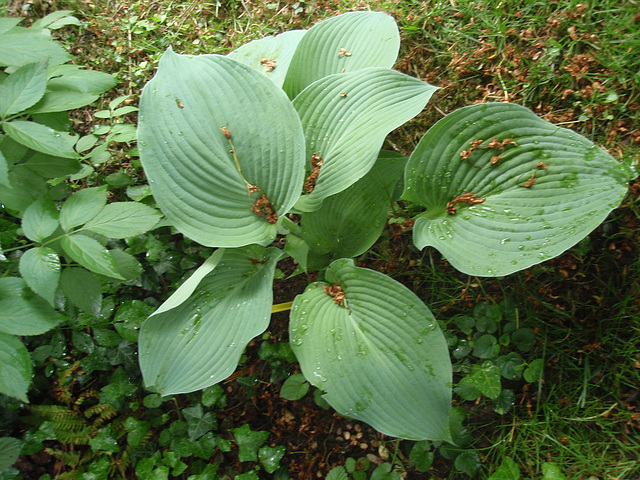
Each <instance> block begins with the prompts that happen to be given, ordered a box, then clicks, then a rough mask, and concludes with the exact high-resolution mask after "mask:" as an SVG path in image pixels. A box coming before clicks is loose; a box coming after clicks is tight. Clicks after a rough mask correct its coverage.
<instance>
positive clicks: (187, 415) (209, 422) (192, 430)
mask: <svg viewBox="0 0 640 480" xmlns="http://www.w3.org/2000/svg"><path fill="white" fill-rule="evenodd" d="M182 413H183V415H184V419H185V420H186V421H187V425H188V427H187V428H188V429H187V433H188V434H189V440H191V441H192V442H194V441H196V440H197V439H199V438H200V437H202V436H203V435H204V434H205V433H208V432H210V431H212V430H215V429H216V428H218V421H217V419H216V414H215V413H213V412H206V413H205V412H204V411H203V409H202V405H201V404H199V403H198V404H197V405H194V406H193V407H187V408H183V409H182Z"/></svg>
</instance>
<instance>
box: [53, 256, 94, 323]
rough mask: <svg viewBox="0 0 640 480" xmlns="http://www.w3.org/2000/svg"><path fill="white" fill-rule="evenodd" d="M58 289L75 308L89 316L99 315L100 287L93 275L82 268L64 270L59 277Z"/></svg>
mask: <svg viewBox="0 0 640 480" xmlns="http://www.w3.org/2000/svg"><path fill="white" fill-rule="evenodd" d="M60 288H62V291H63V292H64V294H65V296H66V297H67V299H68V300H69V301H70V302H71V303H72V304H74V305H75V306H76V307H78V308H80V309H82V310H84V311H85V312H87V313H88V314H89V315H93V316H95V317H97V316H98V315H100V309H101V308H102V287H101V286H100V282H99V281H98V279H97V278H96V276H95V275H94V274H93V273H91V272H89V271H88V270H85V269H84V268H78V267H71V268H65V269H64V270H63V271H62V274H61V276H60Z"/></svg>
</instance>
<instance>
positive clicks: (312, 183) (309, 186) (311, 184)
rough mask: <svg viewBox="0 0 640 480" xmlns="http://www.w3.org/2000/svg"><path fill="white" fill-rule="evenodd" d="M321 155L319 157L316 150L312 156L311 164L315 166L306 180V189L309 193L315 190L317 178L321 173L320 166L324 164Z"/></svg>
mask: <svg viewBox="0 0 640 480" xmlns="http://www.w3.org/2000/svg"><path fill="white" fill-rule="evenodd" d="M323 161H324V160H322V158H321V157H319V156H318V155H317V154H316V153H315V152H313V155H312V156H311V166H312V167H313V168H312V170H311V175H309V176H308V177H307V179H306V180H305V182H304V191H305V192H307V193H311V192H313V189H314V188H315V187H316V180H317V179H318V175H320V167H321V166H322V162H323Z"/></svg>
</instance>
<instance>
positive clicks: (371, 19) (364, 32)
mask: <svg viewBox="0 0 640 480" xmlns="http://www.w3.org/2000/svg"><path fill="white" fill-rule="evenodd" d="M399 49H400V34H399V32H398V26H397V25H396V22H395V21H394V20H393V18H392V17H390V16H389V15H387V14H386V13H383V12H349V13H344V14H342V15H339V16H337V17H334V18H330V19H328V20H324V21H323V22H320V23H318V24H317V25H314V26H313V27H312V28H311V29H309V31H308V32H307V34H306V35H305V36H304V37H303V38H302V40H300V43H299V45H298V48H297V49H296V51H295V54H294V55H293V59H292V60H291V65H290V66H289V70H288V71H287V77H286V79H285V81H284V85H283V87H282V88H284V90H285V92H287V94H289V97H291V98H295V97H296V96H297V95H298V93H300V92H301V91H302V90H304V89H305V87H307V86H308V85H310V84H312V83H313V82H315V81H316V80H319V79H320V78H323V77H326V76H327V75H331V74H333V73H342V72H353V71H356V70H359V69H361V68H365V67H382V68H391V67H392V66H393V64H394V63H395V61H396V58H397V57H398V50H399Z"/></svg>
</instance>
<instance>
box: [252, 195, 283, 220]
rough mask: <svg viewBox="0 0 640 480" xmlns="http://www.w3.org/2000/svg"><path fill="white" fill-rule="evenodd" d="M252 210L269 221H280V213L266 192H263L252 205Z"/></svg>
mask: <svg viewBox="0 0 640 480" xmlns="http://www.w3.org/2000/svg"><path fill="white" fill-rule="evenodd" d="M251 211H252V212H253V213H255V214H256V215H257V216H259V217H261V218H264V219H265V220H266V221H267V222H269V223H276V222H277V221H278V214H277V213H276V211H275V210H274V209H273V206H272V205H271V202H270V201H269V199H268V198H267V194H266V193H263V194H262V196H261V197H260V198H259V199H258V200H256V203H255V205H252V206H251Z"/></svg>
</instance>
